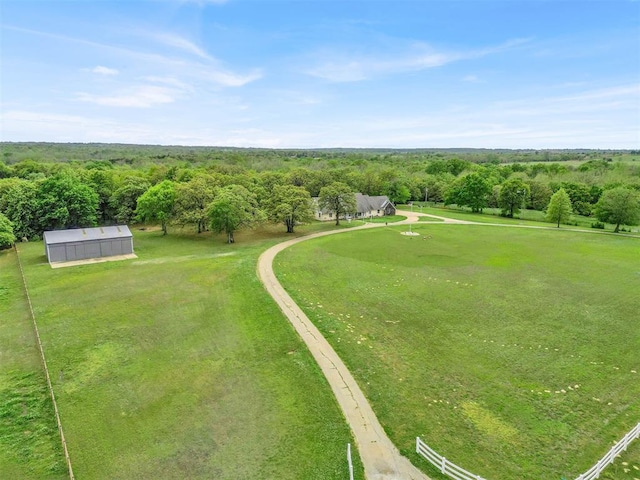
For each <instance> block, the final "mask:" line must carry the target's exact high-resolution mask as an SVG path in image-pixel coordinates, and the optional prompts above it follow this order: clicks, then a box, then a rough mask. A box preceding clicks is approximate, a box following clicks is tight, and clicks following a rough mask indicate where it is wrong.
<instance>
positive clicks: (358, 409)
mask: <svg viewBox="0 0 640 480" xmlns="http://www.w3.org/2000/svg"><path fill="white" fill-rule="evenodd" d="M407 213H408V212H407ZM409 221H417V215H416V216H413V215H412V216H411V218H409V219H407V220H406V221H405V222H402V223H406V222H409ZM397 224H398V223H394V225H397ZM378 227H384V224H367V225H364V226H362V227H354V228H350V229H348V230H335V231H331V232H322V233H317V234H314V235H309V236H306V237H302V238H296V239H293V240H289V241H286V242H283V243H280V244H278V245H276V246H274V247H271V248H270V249H269V250H267V251H266V252H264V253H263V254H262V255H261V256H260V259H259V260H258V268H257V270H258V276H259V278H260V280H261V281H262V283H263V284H264V286H265V288H266V289H267V291H268V292H269V294H270V295H271V296H272V297H273V299H274V300H275V301H276V303H277V304H278V306H279V307H280V309H281V310H282V311H283V312H284V314H285V315H286V316H287V318H288V319H289V321H290V322H291V324H292V325H293V327H294V328H295V329H296V331H297V332H298V334H299V335H300V337H302V339H303V340H304V342H305V343H306V344H307V347H308V348H309V351H310V352H311V354H312V355H313V357H314V358H315V360H316V362H317V363H318V365H319V366H320V368H321V369H322V372H323V373H324V376H325V377H326V378H327V380H328V381H329V385H331V389H332V390H333V393H334V395H335V397H336V399H337V401H338V404H339V405H340V408H341V409H342V412H343V413H344V415H345V417H346V419H347V422H348V423H349V425H350V427H351V431H352V432H353V436H354V438H355V441H356V443H357V446H358V451H359V453H360V458H361V459H362V463H363V464H364V471H365V477H366V478H367V480H429V477H427V476H426V475H425V474H424V473H422V472H420V471H419V470H418V469H417V468H416V467H414V466H413V465H412V464H411V462H409V460H408V459H407V458H405V457H403V456H402V455H400V452H399V451H398V449H397V448H396V447H395V445H393V443H392V442H391V440H389V438H388V437H387V434H386V433H385V431H384V429H383V428H382V426H381V425H380V423H379V422H378V419H377V417H376V415H375V413H373V410H372V409H371V406H370V405H369V402H368V401H367V399H366V398H365V396H364V394H363V393H362V390H360V387H358V384H357V383H356V381H355V380H354V378H353V376H352V375H351V372H349V370H348V369H347V367H346V366H345V364H344V363H343V362H342V360H340V357H338V355H337V353H336V352H335V351H334V350H333V348H332V347H331V345H329V342H327V340H326V339H325V338H324V337H323V336H322V334H321V333H320V331H319V330H318V329H317V328H316V327H315V326H314V325H313V324H312V323H311V321H310V320H309V318H308V317H307V316H306V315H305V314H304V312H303V311H302V310H301V309H300V307H299V306H298V305H297V304H296V303H295V302H294V301H293V300H292V299H291V297H290V296H289V294H288V293H287V292H286V291H285V290H284V288H282V285H280V282H278V280H277V279H276V276H275V274H274V272H273V268H272V264H273V259H274V258H275V256H276V255H277V254H278V253H279V252H281V251H282V250H284V249H285V248H287V247H290V246H291V245H294V244H296V243H298V242H304V241H305V240H309V239H311V238H318V237H322V236H325V235H335V234H338V233H342V232H352V231H354V230H362V229H368V228H378Z"/></svg>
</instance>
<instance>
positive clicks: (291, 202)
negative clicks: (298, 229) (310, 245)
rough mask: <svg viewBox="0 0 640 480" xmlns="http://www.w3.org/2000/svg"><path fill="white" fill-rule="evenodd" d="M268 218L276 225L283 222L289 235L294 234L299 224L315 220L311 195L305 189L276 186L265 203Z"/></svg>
mask: <svg viewBox="0 0 640 480" xmlns="http://www.w3.org/2000/svg"><path fill="white" fill-rule="evenodd" d="M265 210H266V214H267V217H268V218H269V220H271V221H272V222H274V223H279V222H283V223H284V224H285V226H286V227H287V233H293V229H294V227H295V226H296V224H297V223H301V222H308V221H310V220H311V219H312V218H313V207H312V203H311V195H309V192H307V191H306V190H305V189H304V188H303V187H296V186H295V185H275V186H274V187H273V190H272V193H271V196H270V198H269V199H268V200H267V202H266V203H265Z"/></svg>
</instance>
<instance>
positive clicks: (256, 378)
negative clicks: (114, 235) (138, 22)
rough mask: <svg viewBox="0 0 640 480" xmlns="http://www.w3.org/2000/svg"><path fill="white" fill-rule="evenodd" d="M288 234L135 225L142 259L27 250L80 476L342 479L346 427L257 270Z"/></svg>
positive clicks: (344, 474) (27, 270) (35, 300)
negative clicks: (86, 259)
mask: <svg viewBox="0 0 640 480" xmlns="http://www.w3.org/2000/svg"><path fill="white" fill-rule="evenodd" d="M311 228H318V227H317V226H312V227H311ZM323 228H324V227H323ZM281 230H282V228H281V227H279V228H278V229H277V230H276V229H275V228H274V229H272V230H269V231H265V232H257V233H252V234H247V235H246V236H245V234H241V235H238V236H237V240H238V243H236V244H234V245H226V244H224V240H223V239H222V237H214V238H213V239H212V237H211V236H210V235H208V234H206V235H200V236H196V235H193V234H186V235H183V234H179V233H176V232H175V231H174V232H171V233H170V234H169V235H168V236H166V237H163V236H162V235H161V233H160V232H158V231H147V232H141V231H138V230H136V231H135V232H134V243H135V251H136V254H137V255H138V257H139V258H138V259H137V260H130V261H122V262H108V263H100V264H91V265H83V266H78V267H71V268H61V269H55V270H53V269H51V268H50V267H49V265H48V264H47V263H46V259H45V257H44V255H43V252H42V244H41V243H40V242H38V243H30V244H22V245H20V246H19V248H20V251H21V258H22V260H23V264H24V266H25V273H26V276H27V281H28V284H29V289H30V293H31V296H32V300H33V304H34V309H35V312H36V317H37V319H38V323H39V327H40V334H41V337H42V339H43V343H44V348H45V353H46V355H47V360H48V364H49V370H50V372H51V374H52V376H53V377H54V378H53V379H52V380H53V383H54V389H55V391H56V395H57V400H58V406H59V409H60V414H61V417H62V423H63V426H64V429H65V435H66V437H67V442H68V445H69V453H70V456H71V460H72V463H73V467H74V473H75V474H76V476H77V478H78V479H82V478H91V479H100V478H104V479H107V478H108V479H125V478H126V479H131V478H157V479H187V478H188V479H197V478H215V479H234V480H235V479H239V478H247V479H248V478H261V479H291V480H298V479H301V478H304V479H318V480H320V479H322V480H324V479H344V478H348V468H347V460H346V448H347V443H348V442H352V443H353V440H352V439H351V435H350V432H349V428H348V426H347V425H346V424H345V421H344V418H343V416H342V414H341V412H340V411H339V409H338V407H337V405H336V403H335V400H334V398H333V396H332V394H331V390H330V388H329V387H328V385H327V384H326V382H325V380H324V377H323V376H322V375H321V373H320V371H319V369H318V367H317V366H316V364H315V363H314V361H313V359H312V358H311V356H310V355H309V354H308V352H307V351H306V349H305V347H304V345H303V344H302V343H301V342H300V340H299V339H298V338H297V337H296V335H295V333H294V332H293V330H292V329H291V327H290V326H289V324H288V323H287V321H286V320H285V319H284V318H283V316H282V314H281V313H280V311H279V310H278V309H277V307H276V306H275V304H274V303H273V301H272V300H271V298H270V297H269V296H268V295H267V293H266V292H265V291H264V289H263V287H262V285H261V284H260V283H259V281H258V279H257V277H256V274H255V268H256V261H257V257H258V255H259V253H260V252H261V251H262V250H264V248H266V246H268V245H271V244H273V243H275V242H277V241H279V239H281V238H282V237H284V234H283V233H281ZM301 231H304V228H301ZM42 382H43V383H44V379H42ZM354 453H355V451H354ZM356 456H357V454H356ZM356 462H357V459H356ZM356 475H357V476H356V478H362V469H361V466H360V465H359V463H357V464H356ZM36 478H37V477H36ZM40 478H42V477H40Z"/></svg>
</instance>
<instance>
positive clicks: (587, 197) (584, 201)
mask: <svg viewBox="0 0 640 480" xmlns="http://www.w3.org/2000/svg"><path fill="white" fill-rule="evenodd" d="M560 186H561V187H562V188H564V189H565V191H566V192H567V195H569V198H570V199H571V208H572V210H573V211H574V212H575V213H577V214H578V215H585V216H589V215H591V209H592V208H593V205H592V203H591V190H590V188H589V186H588V185H586V184H584V183H576V182H562V183H561V184H560Z"/></svg>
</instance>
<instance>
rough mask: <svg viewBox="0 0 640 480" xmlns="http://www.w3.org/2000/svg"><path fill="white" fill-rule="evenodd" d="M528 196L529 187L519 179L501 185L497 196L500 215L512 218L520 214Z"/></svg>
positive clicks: (512, 179)
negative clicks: (500, 210)
mask: <svg viewBox="0 0 640 480" xmlns="http://www.w3.org/2000/svg"><path fill="white" fill-rule="evenodd" d="M528 196H529V185H527V184H526V183H524V182H523V181H522V180H521V179H519V178H511V179H509V180H507V181H506V182H504V183H503V184H502V187H501V188H500V194H499V196H498V206H499V207H500V208H501V209H502V215H503V216H505V217H512V218H513V215H514V214H518V213H520V208H521V207H522V205H523V204H524V202H525V200H526V199H527V197H528Z"/></svg>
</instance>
